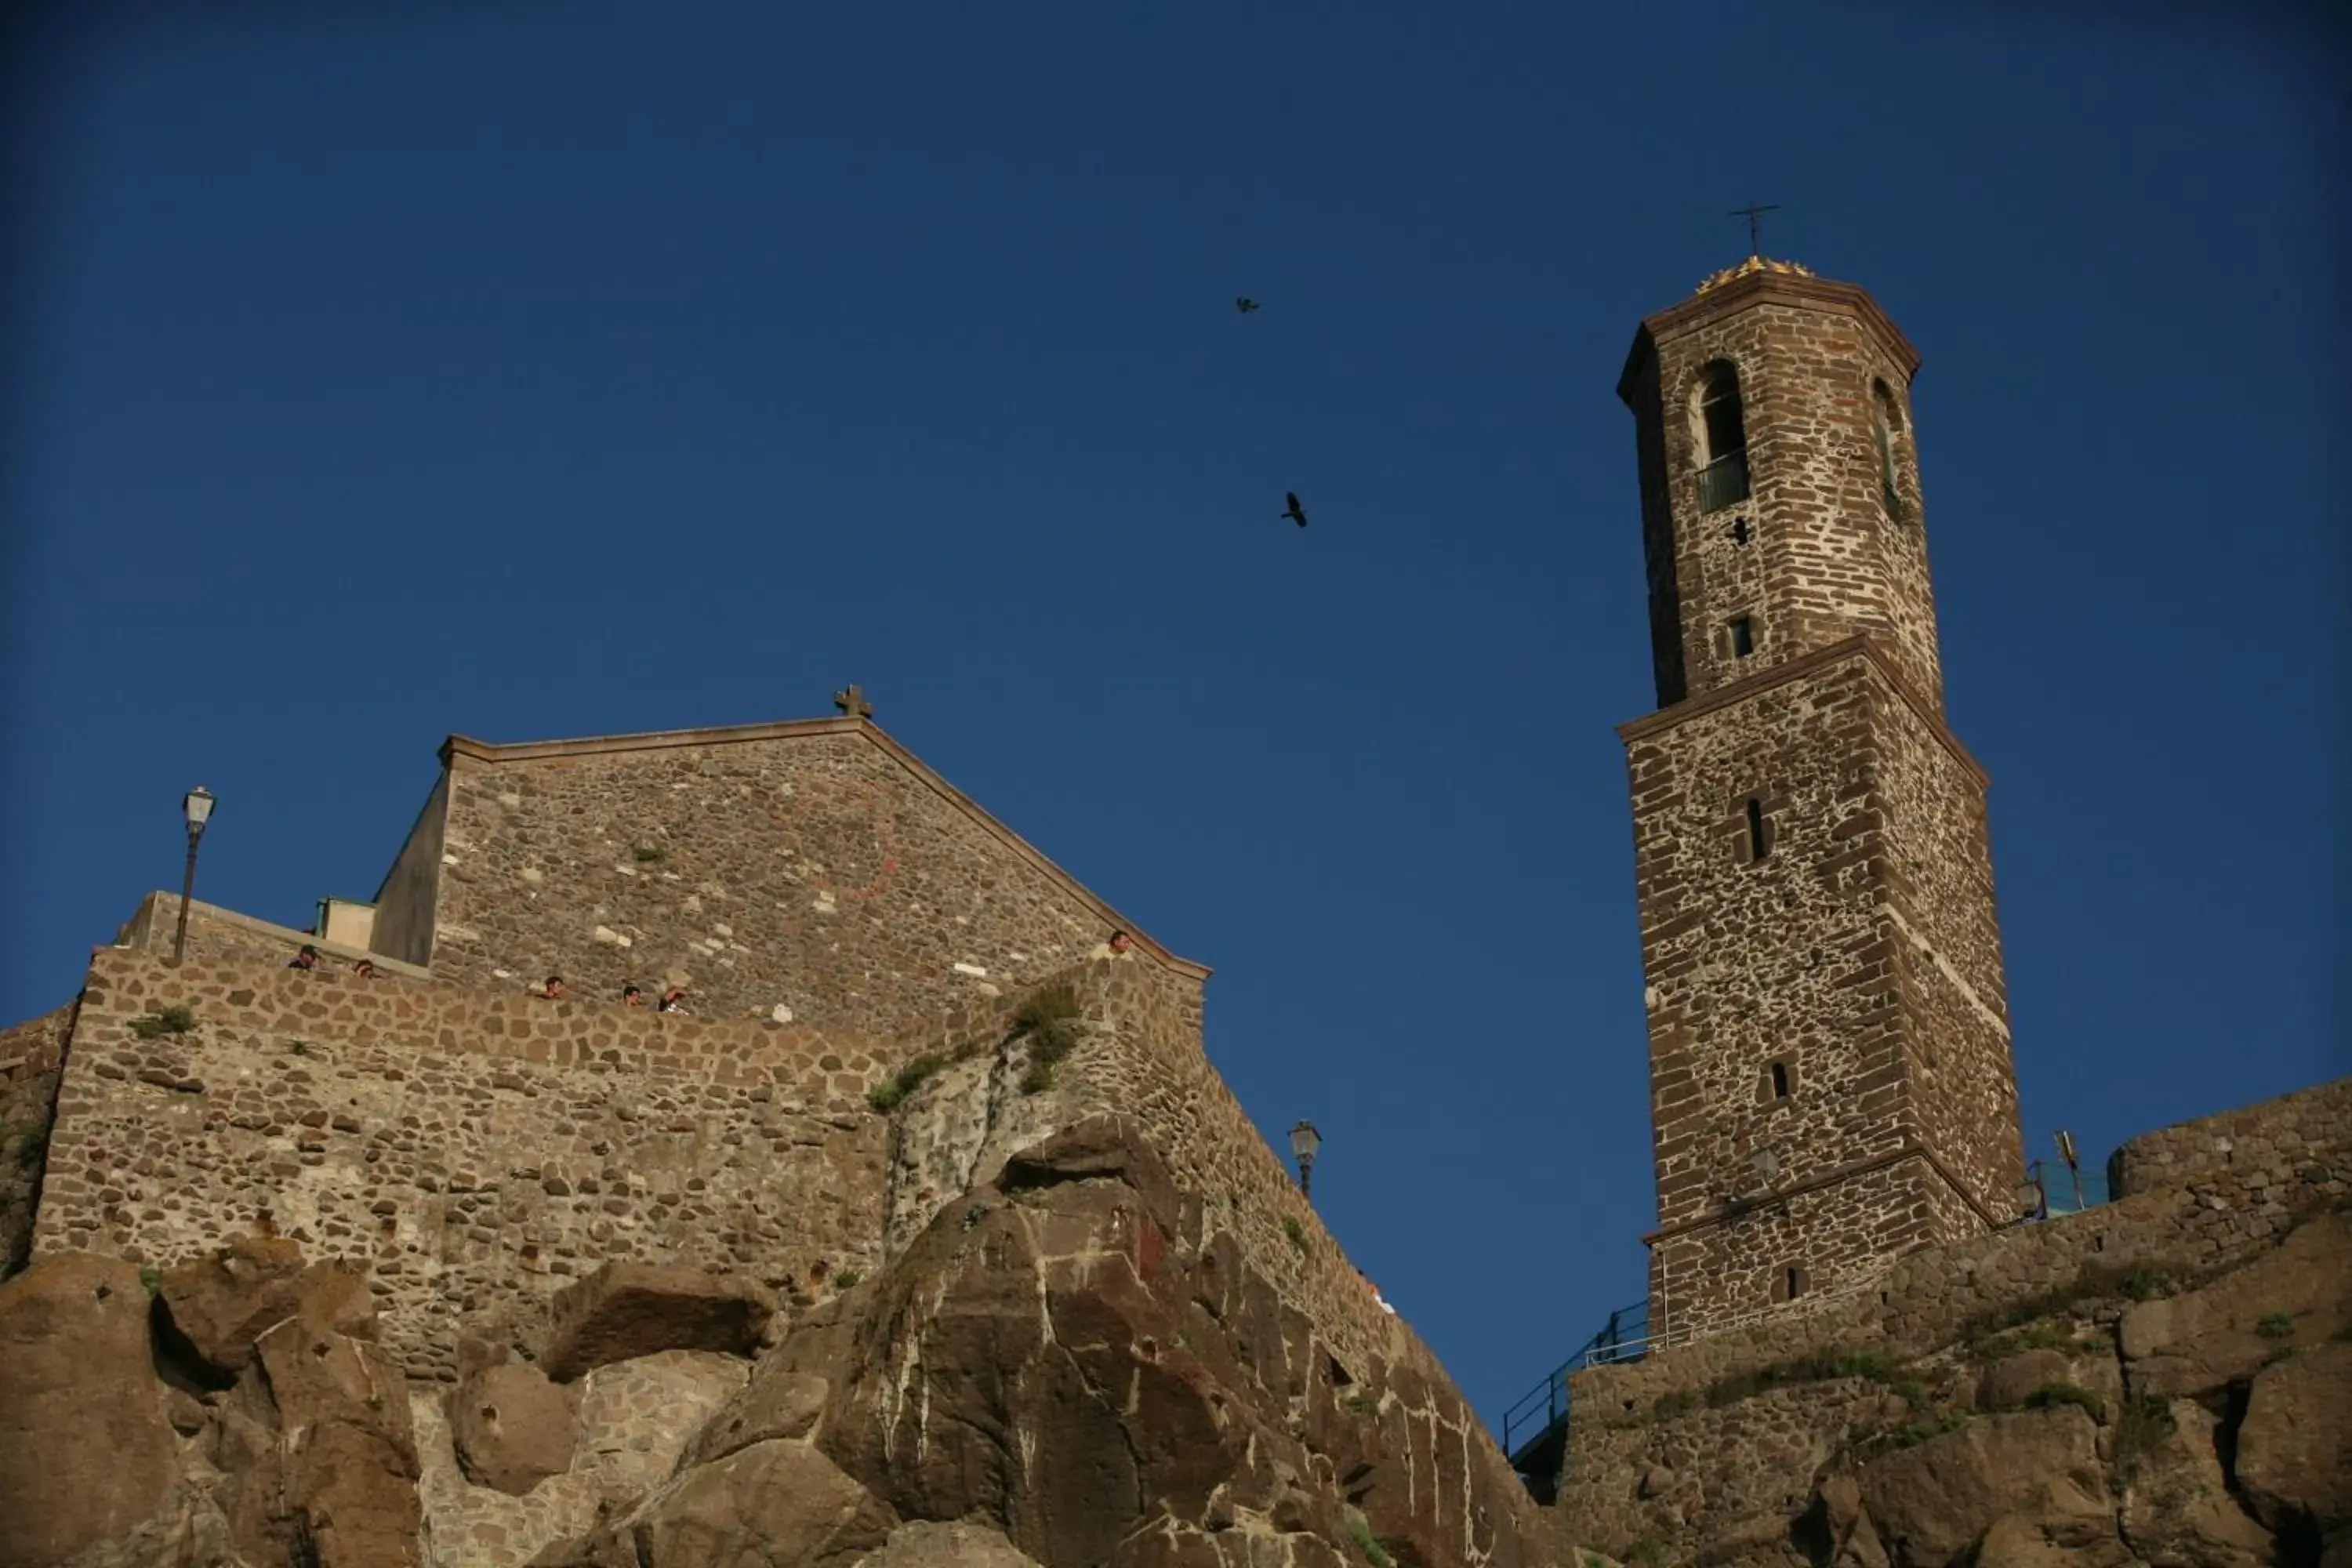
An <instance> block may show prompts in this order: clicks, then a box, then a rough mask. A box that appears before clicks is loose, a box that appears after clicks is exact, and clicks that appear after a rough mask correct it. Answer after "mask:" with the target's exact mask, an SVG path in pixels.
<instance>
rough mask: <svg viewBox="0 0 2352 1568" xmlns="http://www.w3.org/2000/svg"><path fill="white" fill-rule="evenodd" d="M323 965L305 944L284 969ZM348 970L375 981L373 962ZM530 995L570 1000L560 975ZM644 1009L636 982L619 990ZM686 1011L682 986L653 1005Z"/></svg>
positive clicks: (623, 999)
mask: <svg viewBox="0 0 2352 1568" xmlns="http://www.w3.org/2000/svg"><path fill="white" fill-rule="evenodd" d="M322 962H323V960H321V959H320V956H319V949H318V945H317V944H316V943H314V942H304V943H303V944H302V946H301V949H300V951H299V952H296V953H295V954H294V956H293V957H291V958H289V959H288V960H287V961H286V967H287V968H289V969H296V970H300V971H302V972H303V973H310V971H312V970H315V969H317V968H318V967H319V965H320V963H322ZM351 967H352V975H353V977H355V978H357V979H360V980H373V979H374V978H375V961H374V960H373V959H370V958H362V959H358V960H355V961H354V962H353V963H352V966H351ZM531 994H533V995H535V996H543V997H545V998H546V999H547V1000H549V1001H551V1002H560V1001H562V1000H563V999H564V998H566V997H568V996H570V995H571V994H572V993H571V992H570V991H569V990H567V989H566V988H565V986H564V984H563V976H562V975H561V974H551V975H549V976H548V977H547V983H546V984H544V985H542V986H541V987H540V988H539V989H538V990H537V991H535V992H533V993H531ZM621 1005H622V1006H624V1007H642V1006H644V1005H646V994H645V992H644V991H643V990H642V989H641V988H640V987H639V986H638V985H637V984H636V983H635V982H634V981H632V982H630V983H629V984H625V985H624V986H622V987H621ZM686 1010H687V1009H686V987H685V986H683V985H673V986H671V987H670V988H669V989H668V990H667V991H664V992H663V993H662V994H661V998H660V1000H659V1001H657V1002H656V1003H655V1004H654V1011H655V1012H656V1013H684V1012H685V1011H686Z"/></svg>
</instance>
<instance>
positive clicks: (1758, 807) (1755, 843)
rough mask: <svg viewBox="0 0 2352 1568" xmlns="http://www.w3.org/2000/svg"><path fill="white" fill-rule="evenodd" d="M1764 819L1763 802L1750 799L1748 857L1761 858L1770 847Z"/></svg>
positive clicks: (1769, 838) (1769, 837) (1751, 858)
mask: <svg viewBox="0 0 2352 1568" xmlns="http://www.w3.org/2000/svg"><path fill="white" fill-rule="evenodd" d="M1767 827H1768V825H1767V824H1766V822H1765V820H1764V803H1763V802H1762V801H1760V800H1756V799H1752V798H1751V799H1750V800H1749V801H1748V859H1750V860H1761V859H1762V858H1764V856H1765V853H1766V852H1767V851H1768V850H1769V849H1770V848H1771V847H1772V843H1771V836H1770V834H1769V832H1768V831H1767Z"/></svg>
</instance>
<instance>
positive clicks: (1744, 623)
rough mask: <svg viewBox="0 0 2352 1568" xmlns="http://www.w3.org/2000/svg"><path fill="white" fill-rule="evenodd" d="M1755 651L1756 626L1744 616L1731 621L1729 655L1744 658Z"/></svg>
mask: <svg viewBox="0 0 2352 1568" xmlns="http://www.w3.org/2000/svg"><path fill="white" fill-rule="evenodd" d="M1755 651H1756V628H1755V626H1753V625H1752V624H1751V623H1750V622H1749V621H1748V617H1747V616H1740V617H1739V618H1738V620H1736V621H1733V622H1732V623H1731V657H1732V658H1747V657H1748V655H1749V654H1751V653H1754V652H1755Z"/></svg>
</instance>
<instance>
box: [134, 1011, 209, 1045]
mask: <svg viewBox="0 0 2352 1568" xmlns="http://www.w3.org/2000/svg"><path fill="white" fill-rule="evenodd" d="M195 1026H196V1015H195V1010H194V1008H191V1007H184V1006H182V1005H179V1004H177V1003H174V1004H173V1005H171V1006H169V1007H158V1008H156V1009H155V1010H154V1011H153V1012H152V1013H146V1014H142V1015H141V1016H138V1017H136V1018H133V1019H131V1033H132V1034H134V1035H136V1036H138V1037H140V1038H141V1039H142V1040H152V1039H153V1038H155V1037H157V1036H158V1035H184V1034H186V1033H187V1032H188V1031H189V1030H191V1029H193V1028H194V1027H195Z"/></svg>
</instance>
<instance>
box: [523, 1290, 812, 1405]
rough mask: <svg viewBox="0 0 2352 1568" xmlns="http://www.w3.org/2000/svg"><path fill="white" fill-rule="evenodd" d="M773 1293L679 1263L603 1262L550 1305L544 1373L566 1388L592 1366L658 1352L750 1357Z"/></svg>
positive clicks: (773, 1304) (762, 1330) (769, 1312)
mask: <svg viewBox="0 0 2352 1568" xmlns="http://www.w3.org/2000/svg"><path fill="white" fill-rule="evenodd" d="M775 1311H776V1297H775V1292H773V1291H772V1290H770V1289H768V1288H767V1287H766V1286H764V1285H762V1284H761V1283H760V1282H759V1281H758V1280H756V1279H744V1278H742V1277H741V1276H740V1275H726V1274H710V1273H707V1272H705V1271H703V1270H701V1269H698V1268H685V1267H682V1266H677V1265H656V1264H645V1263H607V1264H605V1265H604V1267H603V1268H599V1269H597V1270H596V1272H595V1273H593V1274H592V1275H590V1276H589V1277H588V1278H587V1279H583V1280H581V1281H580V1282H579V1283H578V1284H576V1285H569V1286H566V1287H565V1288H564V1289H562V1290H560V1291H558V1292H557V1293H556V1296H555V1300H554V1301H553V1302H552V1303H551V1309H550V1316H551V1324H550V1328H549V1331H548V1342H547V1353H546V1355H545V1356H543V1357H542V1358H541V1365H542V1366H543V1367H544V1368H545V1369H546V1372H547V1375H548V1376H549V1377H551V1378H552V1379H553V1380H554V1381H556V1382H558V1383H569V1382H571V1381H572V1379H573V1378H575V1377H578V1376H579V1375H580V1374H581V1373H583V1372H586V1371H587V1370H588V1369H589V1368H590V1367H594V1366H603V1365H604V1364H605V1363H608V1362H616V1361H629V1360H632V1359H634V1358H635V1357H637V1356H644V1355H652V1354H654V1353H656V1352H659V1351H672V1350H691V1351H723V1352H727V1353H729V1354H731V1355H744V1356H748V1355H752V1354H756V1353H757V1352H758V1351H759V1349H760V1343H761V1337H762V1336H763V1335H764V1334H765V1333H766V1331H767V1328H768V1321H769V1320H770V1319H771V1318H772V1317H773V1316H774V1315H775Z"/></svg>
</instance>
